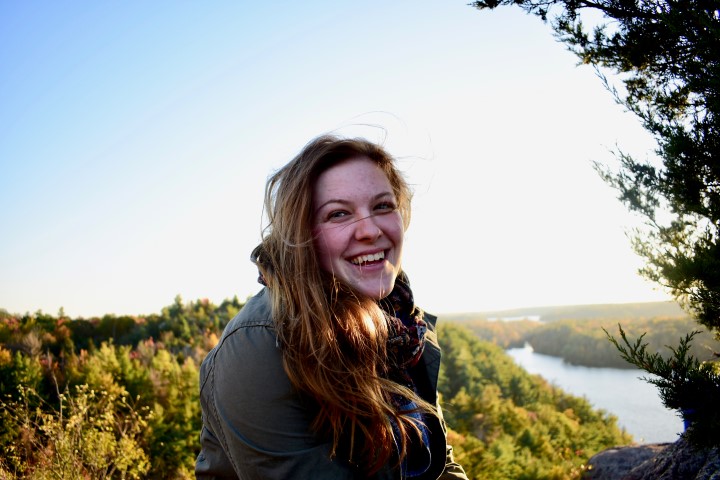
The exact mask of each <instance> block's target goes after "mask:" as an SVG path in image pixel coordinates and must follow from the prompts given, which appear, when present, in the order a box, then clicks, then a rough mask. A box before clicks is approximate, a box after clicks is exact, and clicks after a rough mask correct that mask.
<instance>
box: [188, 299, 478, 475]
mask: <svg viewBox="0 0 720 480" xmlns="http://www.w3.org/2000/svg"><path fill="white" fill-rule="evenodd" d="M425 320H426V321H427V323H428V331H427V333H426V337H425V338H426V343H425V350H424V352H423V356H422V359H421V361H420V362H419V364H418V365H417V366H416V367H415V368H414V369H413V371H412V372H411V376H412V377H413V379H414V381H415V382H416V386H417V388H418V392H419V394H420V396H421V397H422V398H423V399H425V400H426V401H427V402H429V403H430V404H431V405H437V378H438V371H439V368H440V348H439V347H438V343H437V336H436V335H435V317H433V316H431V315H426V318H425ZM200 401H201V404H202V420H203V428H202V432H201V434H200V442H201V447H202V449H201V451H200V455H198V458H197V463H196V466H195V474H196V477H197V478H198V479H216V478H234V479H235V478H236V479H240V480H261V479H263V480H264V479H311V480H350V479H357V478H362V477H361V476H360V475H359V473H358V471H357V470H355V469H353V468H352V467H351V466H350V465H349V464H348V463H346V462H342V461H340V460H338V459H337V458H334V459H331V458H330V455H329V450H330V445H329V443H327V442H323V441H321V440H319V439H318V438H317V436H316V435H315V434H314V433H313V432H312V430H311V428H310V424H311V422H312V420H313V418H314V411H315V410H313V406H312V405H311V404H310V402H308V400H307V399H306V398H304V397H303V396H302V395H300V394H299V393H298V392H297V390H296V389H295V388H294V387H293V386H292V385H291V383H290V380H289V378H288V376H287V374H286V373H285V370H284V369H283V365H282V355H281V350H280V347H279V345H278V341H277V337H276V334H275V328H274V325H273V322H272V318H271V314H270V301H269V293H268V292H267V289H263V290H262V291H261V292H260V293H259V294H258V295H256V296H255V297H253V298H252V299H250V301H248V303H247V304H246V305H245V306H244V307H243V309H242V310H241V311H240V313H239V314H238V315H237V316H236V317H235V318H234V319H232V320H231V321H230V323H229V324H228V325H227V327H225V331H224V332H223V334H222V337H221V338H220V341H219V342H218V344H217V346H216V347H215V348H214V349H213V350H211V351H210V353H208V355H207V357H206V358H205V360H204V361H203V364H202V367H201V370H200ZM437 408H438V413H439V415H438V418H432V419H429V420H428V425H427V426H428V430H429V431H430V451H431V454H432V457H431V458H432V462H431V465H430V468H429V470H428V471H427V472H425V473H424V474H423V475H422V476H420V477H413V478H417V479H419V480H430V479H432V480H435V479H443V480H450V479H459V480H467V477H466V476H465V473H464V471H463V469H462V467H460V465H458V464H457V463H455V462H454V461H453V457H452V448H451V447H449V446H447V445H446V441H445V425H444V422H443V420H442V413H441V412H440V407H439V406H438V407H437ZM400 477H401V474H400V471H399V469H397V468H395V469H391V468H389V467H387V468H385V469H383V470H381V471H380V472H379V473H378V474H377V475H376V476H375V477H373V478H374V479H375V480H391V479H392V480H395V479H399V478H400Z"/></svg>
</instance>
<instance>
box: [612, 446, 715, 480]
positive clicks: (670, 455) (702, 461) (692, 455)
mask: <svg viewBox="0 0 720 480" xmlns="http://www.w3.org/2000/svg"><path fill="white" fill-rule="evenodd" d="M621 478H623V480H650V479H652V480H720V449H719V448H718V447H715V448H696V447H693V446H692V445H690V444H689V443H688V441H687V440H686V439H685V437H684V436H681V437H680V439H679V440H678V441H677V442H675V443H673V444H671V445H670V446H669V447H667V448H666V449H664V450H662V451H661V452H659V453H658V454H657V455H656V456H655V457H653V458H650V459H648V460H646V461H645V462H643V463H642V464H640V465H638V466H637V467H635V468H634V469H633V470H632V471H631V472H630V473H629V474H628V475H627V476H625V477H621Z"/></svg>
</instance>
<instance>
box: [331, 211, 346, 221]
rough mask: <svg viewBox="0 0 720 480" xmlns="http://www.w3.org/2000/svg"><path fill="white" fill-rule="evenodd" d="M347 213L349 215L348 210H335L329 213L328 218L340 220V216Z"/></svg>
mask: <svg viewBox="0 0 720 480" xmlns="http://www.w3.org/2000/svg"><path fill="white" fill-rule="evenodd" d="M346 215H348V212H346V211H345V210H335V211H333V212H330V213H328V216H327V218H328V220H338V219H340V218H343V217H345V216H346Z"/></svg>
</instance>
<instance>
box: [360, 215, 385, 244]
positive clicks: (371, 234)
mask: <svg viewBox="0 0 720 480" xmlns="http://www.w3.org/2000/svg"><path fill="white" fill-rule="evenodd" d="M382 233H383V232H382V229H381V228H380V227H379V226H378V224H377V222H376V218H375V216H374V215H368V216H367V217H363V218H361V219H360V220H358V221H357V222H355V238H356V239H357V240H375V239H377V238H378V237H380V236H381V235H382Z"/></svg>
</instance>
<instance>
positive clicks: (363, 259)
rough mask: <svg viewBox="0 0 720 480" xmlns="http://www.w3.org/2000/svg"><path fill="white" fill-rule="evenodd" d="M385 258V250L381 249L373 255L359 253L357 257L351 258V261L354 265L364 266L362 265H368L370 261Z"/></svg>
mask: <svg viewBox="0 0 720 480" xmlns="http://www.w3.org/2000/svg"><path fill="white" fill-rule="evenodd" d="M384 259H385V252H384V251H380V252H377V253H373V254H371V255H358V256H357V257H355V258H352V259H350V263H352V264H354V265H359V266H362V265H367V264H369V263H374V262H378V261H380V260H384Z"/></svg>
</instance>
